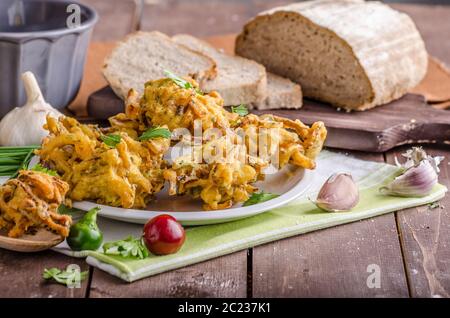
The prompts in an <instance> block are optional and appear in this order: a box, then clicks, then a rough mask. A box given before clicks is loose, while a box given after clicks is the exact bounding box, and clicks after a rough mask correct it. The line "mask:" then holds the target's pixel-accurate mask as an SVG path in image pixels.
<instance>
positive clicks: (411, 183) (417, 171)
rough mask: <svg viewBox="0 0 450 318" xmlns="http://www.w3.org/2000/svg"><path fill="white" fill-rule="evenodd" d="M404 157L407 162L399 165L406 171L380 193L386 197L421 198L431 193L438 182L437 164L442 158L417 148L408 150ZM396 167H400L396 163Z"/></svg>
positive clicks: (381, 189)
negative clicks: (429, 154)
mask: <svg viewBox="0 0 450 318" xmlns="http://www.w3.org/2000/svg"><path fill="white" fill-rule="evenodd" d="M403 156H404V157H406V158H407V161H406V162H405V163H404V164H403V165H401V166H402V167H403V168H405V169H406V170H405V171H404V172H403V173H402V174H401V175H400V176H398V177H396V178H395V179H394V180H393V181H392V182H390V183H389V184H388V185H387V186H385V187H382V188H380V192H381V193H383V194H387V195H397V196H404V197H422V196H425V195H427V194H429V193H430V192H431V190H433V187H434V185H435V184H437V182H438V173H439V167H438V166H439V163H440V162H441V161H442V159H443V157H431V156H428V155H427V154H426V152H425V151H424V150H423V149H422V148H419V147H414V148H413V149H411V150H408V151H407V152H406V153H405V154H403ZM397 165H400V164H399V163H398V162H397Z"/></svg>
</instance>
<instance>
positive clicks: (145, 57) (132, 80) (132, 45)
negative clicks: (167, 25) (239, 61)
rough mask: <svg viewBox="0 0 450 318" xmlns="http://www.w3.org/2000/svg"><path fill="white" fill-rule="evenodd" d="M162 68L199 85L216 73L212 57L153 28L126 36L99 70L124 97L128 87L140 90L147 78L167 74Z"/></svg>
mask: <svg viewBox="0 0 450 318" xmlns="http://www.w3.org/2000/svg"><path fill="white" fill-rule="evenodd" d="M164 70H169V71H171V72H173V73H175V74H177V75H178V76H190V77H192V78H194V79H195V80H196V81H198V82H199V84H202V83H203V82H204V81H206V80H208V79H212V78H214V77H215V76H216V64H215V62H214V61H213V60H212V59H211V58H209V57H207V56H205V55H203V54H200V53H198V52H194V51H192V50H190V49H188V48H186V47H185V46H182V45H179V44H177V43H175V42H174V41H172V40H171V39H170V37H168V36H166V35H165V34H163V33H160V32H156V31H154V32H136V33H134V34H131V35H129V36H127V37H126V38H125V40H124V41H122V42H120V43H119V44H118V45H117V47H116V48H114V49H113V51H112V52H111V54H110V55H109V56H108V57H107V58H106V59H105V63H104V66H103V70H102V71H103V75H104V76H105V78H106V80H107V81H108V83H109V85H110V86H111V88H112V89H113V90H114V92H115V93H116V95H117V96H119V97H121V98H122V99H125V97H126V96H127V93H128V91H129V90H130V88H134V89H135V90H137V91H138V92H140V93H142V92H143V90H144V84H145V83H146V82H147V81H150V80H155V79H159V78H163V77H166V75H165V74H164Z"/></svg>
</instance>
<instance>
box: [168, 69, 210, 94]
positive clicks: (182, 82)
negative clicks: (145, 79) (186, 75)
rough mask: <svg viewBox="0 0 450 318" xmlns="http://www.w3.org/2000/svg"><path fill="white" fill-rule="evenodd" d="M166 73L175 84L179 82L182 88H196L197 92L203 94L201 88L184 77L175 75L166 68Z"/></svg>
mask: <svg viewBox="0 0 450 318" xmlns="http://www.w3.org/2000/svg"><path fill="white" fill-rule="evenodd" d="M164 74H166V76H167V77H168V78H170V79H171V80H172V81H173V82H174V83H175V84H177V85H178V86H180V87H181V88H185V89H195V91H196V92H197V94H200V95H203V92H202V91H201V90H199V89H198V88H195V87H194V85H192V83H191V82H188V81H186V80H184V79H182V78H181V77H179V76H177V75H175V74H174V73H172V72H171V71H168V70H164Z"/></svg>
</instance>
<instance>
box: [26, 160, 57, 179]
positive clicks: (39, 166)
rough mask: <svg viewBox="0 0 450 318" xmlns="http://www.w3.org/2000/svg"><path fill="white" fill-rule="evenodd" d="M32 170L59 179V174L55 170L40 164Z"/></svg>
mask: <svg viewBox="0 0 450 318" xmlns="http://www.w3.org/2000/svg"><path fill="white" fill-rule="evenodd" d="M31 170H33V171H38V172H43V173H46V174H48V175H50V176H53V177H59V175H58V173H57V172H56V171H55V170H52V169H48V168H45V167H43V166H42V165H41V164H40V163H38V164H36V165H35V166H34V167H33V168H31Z"/></svg>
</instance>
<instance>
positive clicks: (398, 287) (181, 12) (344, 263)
mask: <svg viewBox="0 0 450 318" xmlns="http://www.w3.org/2000/svg"><path fill="white" fill-rule="evenodd" d="M84 2H88V3H90V4H92V5H93V6H95V7H96V8H97V9H98V10H99V12H100V14H101V20H100V23H99V25H98V26H97V28H96V31H95V34H94V39H95V40H103V41H105V40H107V41H110V40H117V38H120V37H122V36H123V35H124V34H126V33H128V32H129V31H131V30H133V29H134V28H135V27H139V26H140V27H141V28H143V29H146V30H150V29H159V30H162V31H164V32H168V33H177V32H187V33H192V34H195V35H198V36H209V35H214V34H220V33H231V32H236V31H238V30H239V29H240V27H241V25H242V23H243V22H244V21H245V20H247V19H248V18H250V17H251V16H253V15H254V14H255V13H256V12H258V11H260V10H262V9H265V8H267V7H272V6H274V5H276V4H280V3H285V2H286V1H278V0H248V1H237V0H227V1H224V0H211V1H204V0H203V1H202V0H193V1H189V5H188V4H187V3H188V1H182V0H168V1H164V2H163V1H157V0H147V1H145V5H143V6H137V7H136V3H138V4H140V1H136V2H135V1H131V0H129V1H123V0H116V1H114V5H111V3H112V2H113V1H111V0H84ZM206 2H207V3H208V4H205V3H206ZM106 3H108V4H106ZM202 3H203V4H204V5H203V7H202V10H199V9H198V8H199V7H198V5H200V4H202ZM196 4H197V5H196ZM395 7H396V8H398V9H400V10H403V11H405V12H408V13H409V14H410V15H411V16H412V17H413V18H414V20H415V21H416V23H417V25H418V27H419V29H420V31H421V32H422V34H423V36H424V38H425V41H426V44H427V47H428V50H429V51H430V53H431V54H433V55H435V56H437V57H438V58H440V59H441V60H442V61H444V62H446V63H447V64H448V65H450V41H449V40H448V30H449V29H450V7H442V6H429V7H427V6H418V5H395ZM140 12H142V14H140ZM140 16H142V20H139V19H138V17H140ZM136 19H138V20H136ZM205 24H206V25H207V27H205ZM116 37H117V38H116ZM449 114H450V113H449ZM424 148H425V149H426V150H427V152H429V153H431V154H432V155H443V156H445V160H444V162H442V163H441V173H440V176H439V181H440V182H441V183H443V184H445V185H446V186H447V187H449V188H450V165H449V158H450V149H449V147H436V146H432V145H430V146H425V147H424ZM405 149H406V148H398V149H395V150H393V151H389V152H387V153H384V154H373V153H356V152H352V153H350V154H351V155H354V156H356V157H358V158H361V159H367V160H374V161H381V162H382V161H385V162H388V163H393V162H394V158H395V156H399V155H400V154H401V153H402V152H404V151H405ZM72 263H75V264H78V265H80V267H81V268H82V270H89V273H90V275H89V279H87V280H86V281H84V282H83V284H82V287H81V288H80V289H68V288H66V287H64V286H61V285H56V284H47V283H44V282H43V280H42V278H41V276H42V272H43V270H44V268H46V267H47V268H48V267H59V268H63V267H66V266H67V265H68V264H72ZM372 264H376V265H378V266H379V268H380V273H381V286H380V288H369V287H367V278H368V276H369V275H370V272H368V267H369V266H370V265H372ZM372 266H373V265H372ZM369 269H370V267H369ZM0 276H1V277H2V284H1V285H2V287H1V288H0V297H121V296H122V297H156V296H160V297H450V195H447V196H446V197H445V198H444V199H443V200H441V202H440V205H439V207H436V208H432V207H430V206H422V207H418V208H413V209H407V210H402V211H397V212H395V213H390V214H387V215H383V216H379V217H376V218H371V219H367V220H363V221H359V222H355V223H351V224H346V225H341V226H338V227H333V228H329V229H325V230H321V231H316V232H313V233H309V234H305V235H300V236H296V237H292V238H288V239H284V240H280V241H277V242H273V243H269V244H266V245H262V246H258V247H255V248H251V249H248V250H245V251H240V252H237V253H234V254H230V255H226V256H223V257H219V258H216V259H213V260H209V261H206V262H203V263H200V264H196V265H192V266H188V267H185V268H182V269H179V270H174V271H171V272H167V273H163V274H160V275H156V276H153V277H150V278H146V279H143V280H140V281H137V282H135V283H132V284H128V283H124V282H123V281H121V280H119V279H118V278H115V277H113V276H110V275H108V274H106V273H104V272H102V271H100V270H98V269H94V268H92V267H89V266H88V265H87V264H86V263H85V262H84V260H77V259H74V258H70V257H67V256H64V255H61V254H57V253H55V252H52V251H48V252H43V253H36V254H22V253H15V252H10V251H6V250H1V251H0Z"/></svg>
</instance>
